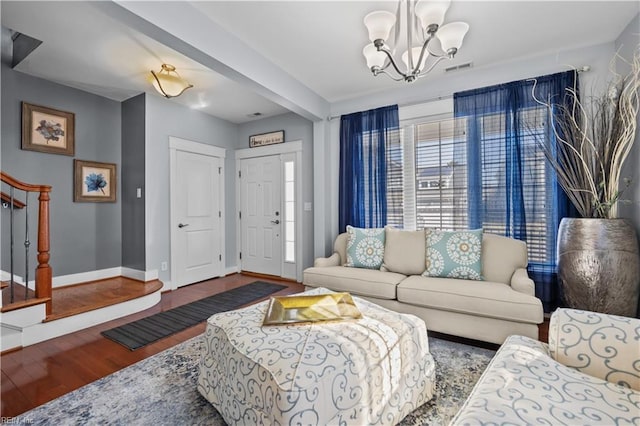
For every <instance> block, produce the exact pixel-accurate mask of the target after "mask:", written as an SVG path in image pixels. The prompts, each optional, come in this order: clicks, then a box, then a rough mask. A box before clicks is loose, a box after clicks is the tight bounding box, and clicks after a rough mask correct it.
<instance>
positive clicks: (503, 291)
mask: <svg viewBox="0 0 640 426" xmlns="http://www.w3.org/2000/svg"><path fill="white" fill-rule="evenodd" d="M420 232H422V236H420ZM346 247H347V234H346V233H344V234H340V235H339V236H338V237H337V238H336V241H335V244H334V250H335V252H334V253H333V254H332V255H331V256H330V257H328V258H319V259H316V261H315V263H314V266H313V267H311V268H307V269H306V270H305V271H304V278H303V283H304V284H305V286H306V287H307V288H311V287H325V288H329V289H331V290H335V291H345V292H349V293H352V294H354V295H358V296H360V297H363V298H365V299H368V300H370V301H372V302H374V303H377V304H378V305H381V306H384V307H386V308H388V309H392V310H394V311H396V312H403V313H410V314H414V315H416V316H418V317H420V318H422V319H423V320H424V321H425V322H426V324H427V328H428V329H429V330H432V331H437V332H441V333H447V334H452V335H457V336H461V337H466V338H470V339H476V340H482V341H486V342H492V343H498V344H501V343H502V342H504V340H505V339H506V338H507V337H508V336H510V335H512V334H520V335H523V336H528V337H531V338H534V339H537V338H538V324H540V323H542V321H543V309H542V303H541V302H540V300H539V299H537V298H536V297H535V295H534V294H535V293H534V283H533V281H532V280H531V279H529V277H528V275H527V271H526V267H527V247H526V244H525V243H523V242H522V241H518V240H514V239H511V238H506V237H501V236H497V235H492V234H487V233H485V234H484V235H483V239H482V256H481V258H482V276H483V278H484V281H473V280H463V279H453V278H434V277H424V276H421V275H420V274H421V273H422V271H424V270H425V239H424V231H398V230H393V232H390V231H389V230H387V233H386V241H385V249H384V264H383V267H382V268H381V270H373V269H362V268H353V267H346V266H344V264H345V262H346Z"/></svg>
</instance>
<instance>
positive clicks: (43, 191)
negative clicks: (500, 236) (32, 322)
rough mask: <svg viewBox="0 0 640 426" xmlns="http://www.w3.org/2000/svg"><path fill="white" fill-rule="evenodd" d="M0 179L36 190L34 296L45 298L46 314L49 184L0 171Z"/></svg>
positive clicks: (48, 296) (48, 304)
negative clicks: (23, 179)
mask: <svg viewBox="0 0 640 426" xmlns="http://www.w3.org/2000/svg"><path fill="white" fill-rule="evenodd" d="M0 179H1V180H2V182H5V183H6V184H7V185H9V186H11V187H13V188H17V189H20V190H22V191H27V192H38V193H39V194H40V195H39V197H38V201H39V208H38V213H39V215H38V267H37V268H36V289H35V291H36V297H37V298H46V299H47V302H46V304H45V309H46V314H47V315H50V314H51V281H52V276H53V272H52V270H51V265H49V258H50V254H49V250H50V245H49V193H50V192H51V186H50V185H32V184H28V183H24V182H20V181H19V180H17V179H15V178H13V177H11V176H9V175H8V174H6V173H4V172H2V171H0Z"/></svg>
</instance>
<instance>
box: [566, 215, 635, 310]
mask: <svg viewBox="0 0 640 426" xmlns="http://www.w3.org/2000/svg"><path fill="white" fill-rule="evenodd" d="M558 278H559V281H560V285H561V286H562V290H563V292H564V299H565V302H566V304H567V305H568V306H569V307H572V308H576V309H584V310H589V311H595V312H603V313H608V314H614V315H623V316H627V317H635V316H636V311H637V309H638V292H639V290H640V254H639V252H638V239H637V237H636V232H635V229H634V228H633V226H631V225H630V224H629V223H628V222H627V221H626V220H624V219H572V218H564V219H562V221H561V222H560V229H559V231H558Z"/></svg>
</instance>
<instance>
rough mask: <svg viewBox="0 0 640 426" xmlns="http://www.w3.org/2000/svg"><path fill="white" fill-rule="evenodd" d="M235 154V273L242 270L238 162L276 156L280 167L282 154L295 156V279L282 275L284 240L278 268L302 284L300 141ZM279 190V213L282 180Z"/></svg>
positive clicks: (282, 187)
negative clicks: (278, 157) (278, 158)
mask: <svg viewBox="0 0 640 426" xmlns="http://www.w3.org/2000/svg"><path fill="white" fill-rule="evenodd" d="M234 152H235V158H236V173H235V176H236V184H235V188H236V194H237V196H236V247H237V250H236V261H237V262H238V263H237V264H238V269H237V271H238V272H240V271H241V270H242V259H240V251H241V250H242V228H241V226H242V224H241V223H240V210H241V201H242V198H241V193H240V191H241V190H242V186H241V185H240V180H239V175H238V173H239V172H240V170H241V166H240V162H241V160H246V159H249V158H259V157H269V156H274V155H278V156H280V166H281V167H282V155H284V154H295V177H296V182H295V197H296V200H295V204H296V208H295V213H296V235H295V241H296V261H295V271H296V272H295V277H289V276H287V277H285V276H284V275H283V274H284V273H285V271H286V268H285V260H284V259H285V256H284V248H285V244H284V238H281V239H280V241H281V242H280V250H281V254H282V257H281V262H282V264H281V268H280V271H281V272H280V276H282V277H283V278H295V279H296V281H298V282H302V263H303V259H302V248H303V247H304V233H303V232H302V216H303V211H302V207H303V202H302V140H296V141H290V142H286V143H281V144H276V145H267V146H261V147H256V148H244V149H238V150H236V151H234ZM280 188H281V194H283V196H281V197H280V204H281V206H280V209H281V210H280V211H284V210H283V209H284V193H285V192H284V179H280Z"/></svg>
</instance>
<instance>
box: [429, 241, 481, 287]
mask: <svg viewBox="0 0 640 426" xmlns="http://www.w3.org/2000/svg"><path fill="white" fill-rule="evenodd" d="M425 238H426V265H425V266H426V269H425V271H424V272H423V274H422V275H424V276H425V277H446V278H463V279H467V280H482V262H481V260H482V229H475V230H469V231H454V232H449V231H440V230H438V229H427V230H426V232H425Z"/></svg>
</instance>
